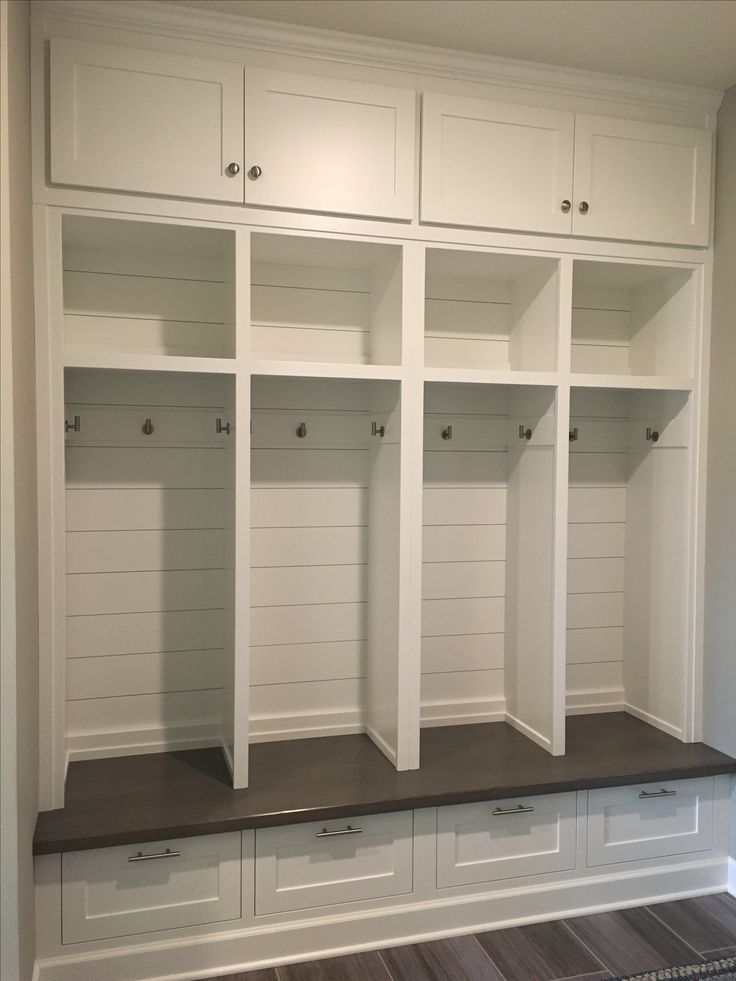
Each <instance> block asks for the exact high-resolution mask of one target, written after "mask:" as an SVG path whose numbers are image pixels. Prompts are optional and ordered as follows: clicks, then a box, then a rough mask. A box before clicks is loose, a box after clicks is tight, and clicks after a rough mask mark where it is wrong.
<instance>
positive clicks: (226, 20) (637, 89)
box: [34, 0, 723, 113]
mask: <svg viewBox="0 0 736 981" xmlns="http://www.w3.org/2000/svg"><path fill="white" fill-rule="evenodd" d="M34 9H35V13H36V15H37V16H48V17H52V18H54V19H55V20H59V19H63V20H70V21H77V22H81V23H83V24H85V25H88V26H89V25H91V24H94V25H98V26H101V27H113V28H127V29H129V30H130V29H132V30H139V31H144V32H146V33H149V34H165V35H168V36H169V37H179V38H185V39H189V40H196V41H210V42H214V43H219V44H228V45H242V46H244V47H248V48H251V49H256V50H265V51H270V52H273V53H279V54H287V55H299V56H301V57H304V56H305V55H306V56H307V57H311V58H315V59H318V58H322V59H329V60H331V61H343V62H350V63H352V64H359V65H367V66H371V67H374V68H382V69H390V70H392V71H405V72H411V73H420V74H426V75H434V76H435V77H437V76H440V77H444V78H453V79H458V80H462V81H470V82H478V83H482V84H491V85H510V86H513V87H515V88H521V89H526V90H530V91H539V90H545V91H552V92H557V93H559V94H561V95H580V94H585V95H586V96H587V97H588V98H595V99H604V100H616V101H619V102H624V103H629V104H637V105H648V106H656V107H659V108H670V109H671V108H677V109H690V110H696V111H697V110H700V111H703V112H709V113H715V112H716V111H717V110H718V107H719V106H720V104H721V100H722V98H723V92H721V91H719V90H714V89H707V88H699V87H696V86H688V85H676V84H666V83H662V82H653V81H650V80H647V79H634V78H626V77H623V76H619V75H608V74H604V73H602V72H591V71H584V70H581V69H569V68H564V69H563V68H556V67H554V66H551V65H540V64H537V63H535V62H529V61H517V60H515V59H511V58H494V57H490V56H487V55H479V54H472V53H470V52H464V51H454V50H451V49H445V48H436V47H433V46H430V45H424V44H411V43H408V42H404V41H389V40H383V39H376V38H368V37H363V36H361V35H357V34H347V33H342V32H338V31H328V30H323V29H318V28H309V27H299V26H297V25H293V24H277V23H274V22H273V21H268V20H261V19H257V18H250V17H238V16H234V15H231V14H222V13H216V12H214V11H201V10H189V9H185V8H179V7H176V6H173V5H170V4H160V3H156V2H155V0H36V3H35V4H34Z"/></svg>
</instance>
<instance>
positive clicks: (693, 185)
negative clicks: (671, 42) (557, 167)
mask: <svg viewBox="0 0 736 981" xmlns="http://www.w3.org/2000/svg"><path fill="white" fill-rule="evenodd" d="M712 148H713V136H712V134H711V133H710V132H708V131H706V130H701V129H687V128H685V127H683V126H663V125H660V124H655V123H646V122H636V121H633V120H628V119H613V118H611V117H607V116H586V115H581V114H578V115H577V116H576V117H575V201H574V202H573V233H574V234H575V235H595V236H596V237H599V238H625V239H631V240H633V241H646V242H671V243H673V244H675V245H707V244H708V233H709V228H710V189H711V155H712ZM586 205H587V207H586Z"/></svg>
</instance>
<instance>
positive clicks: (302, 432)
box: [296, 422, 307, 439]
mask: <svg viewBox="0 0 736 981" xmlns="http://www.w3.org/2000/svg"><path fill="white" fill-rule="evenodd" d="M296 434H297V436H298V437H299V439H304V437H305V436H306V435H307V424H306V422H300V423H299V425H298V426H297V427H296Z"/></svg>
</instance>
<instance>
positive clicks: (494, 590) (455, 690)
mask: <svg viewBox="0 0 736 981" xmlns="http://www.w3.org/2000/svg"><path fill="white" fill-rule="evenodd" d="M448 426H452V438H451V439H443V438H442V431H443V430H446V429H447V427H448ZM506 436H507V408H506V397H505V393H504V392H503V391H502V390H499V389H491V388H488V387H486V386H477V387H476V386H460V385H427V386H426V387H425V424H424V447H425V449H424V506H423V525H424V528H423V565H422V683H421V706H422V707H421V717H422V723H423V724H424V725H451V724H453V723H457V722H482V721H489V720H492V719H501V718H503V716H504V704H505V703H504V629H505V594H506V588H505V577H506V573H505V559H506V480H507V450H506V443H507V438H506Z"/></svg>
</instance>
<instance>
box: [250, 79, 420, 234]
mask: <svg viewBox="0 0 736 981" xmlns="http://www.w3.org/2000/svg"><path fill="white" fill-rule="evenodd" d="M271 90H277V91H278V92H280V94H283V95H286V96H294V97H295V98H296V97H302V98H312V99H315V100H333V101H334V100H337V101H342V102H354V103H356V104H361V103H362V104H364V105H370V106H373V107H376V108H381V109H389V110H393V111H394V112H395V115H396V124H395V144H394V148H393V152H394V169H393V178H392V180H393V192H392V193H372V192H370V191H369V190H367V189H366V190H354V189H350V188H336V187H333V188H330V187H318V186H314V185H312V186H309V185H308V184H306V183H304V184H300V183H299V182H298V181H296V180H289V181H286V180H278V179H274V178H272V176H271V172H270V168H269V162H268V158H269V139H268V131H269V127H268V118H267V109H266V99H267V95H268V93H269V91H271ZM245 112H246V119H247V125H246V132H245V170H246V171H247V175H246V188H245V202H246V204H247V205H251V206H254V207H266V208H279V209H286V210H295V211H319V212H325V213H327V214H346V215H359V216H365V217H367V218H389V219H403V220H410V219H411V218H412V217H413V215H414V188H415V169H416V168H415V146H416V92H415V91H414V89H402V88H394V87H391V86H386V85H374V84H372V83H371V84H368V83H366V82H355V81H348V80H345V79H341V78H326V77H324V78H323V77H318V76H313V75H299V74H294V73H291V72H281V71H273V70H271V69H268V68H251V67H248V68H246V72H245ZM296 153H297V154H298V151H296ZM294 162H295V164H297V163H298V156H297V158H296V159H295V161H294ZM255 166H257V167H259V168H261V171H262V172H261V173H260V174H259V176H257V177H254V176H252V175H251V173H250V172H251V169H252V168H253V167H255Z"/></svg>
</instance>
